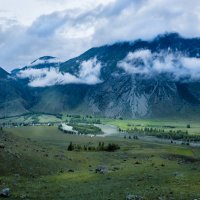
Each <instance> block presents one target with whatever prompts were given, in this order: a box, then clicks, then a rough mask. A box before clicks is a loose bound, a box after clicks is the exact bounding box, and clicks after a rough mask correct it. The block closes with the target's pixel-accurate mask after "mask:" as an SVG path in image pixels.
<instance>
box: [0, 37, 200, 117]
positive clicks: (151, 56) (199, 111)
mask: <svg viewBox="0 0 200 200" xmlns="http://www.w3.org/2000/svg"><path fill="white" fill-rule="evenodd" d="M199 60H200V39H199V38H189V39H187V38H183V37H181V36H180V35H179V34H177V33H168V34H164V35H159V36H157V37H156V38H155V39H153V40H151V41H143V40H137V41H133V42H120V43H116V44H112V45H105V46H102V47H96V48H92V49H90V50H88V51H87V52H85V53H83V54H82V55H80V56H78V57H76V58H73V59H70V60H68V61H66V62H63V63H61V62H58V61H55V58H54V57H49V56H46V57H41V58H39V59H37V60H35V61H33V62H32V63H31V65H29V66H26V67H24V68H22V69H18V70H14V71H13V72H12V73H11V77H12V78H13V79H14V80H15V81H16V82H17V84H16V85H18V84H19V85H21V86H23V87H18V88H16V91H18V94H19V96H20V98H21V99H22V100H23V101H21V102H23V103H22V104H21V105H22V107H23V108H24V112H27V111H34V112H46V113H61V112H67V113H72V114H73V113H74V114H92V115H98V116H107V117H127V118H144V117H155V118H158V117H172V116H174V117H176V116H177V117H183V116H184V117H191V116H192V117H193V116H194V115H196V116H199V115H200V79H199V77H200V76H199V74H200V69H199V68H200V61H199ZM52 68H53V69H52ZM30 69H31V71H30ZM34 70H37V71H34ZM19 74H20V75H19ZM31 86H32V87H31ZM24 93H25V94H26V95H24ZM27 96H28V98H27ZM25 97H26V98H25ZM0 105H1V104H0ZM10 113H11V112H10Z"/></svg>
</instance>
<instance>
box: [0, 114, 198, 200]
mask: <svg viewBox="0 0 200 200" xmlns="http://www.w3.org/2000/svg"><path fill="white" fill-rule="evenodd" d="M36 119H37V120H36ZM34 120H36V121H37V123H36V124H34V123H35V122H36V121H34ZM70 121H71V122H73V123H75V124H80V123H81V124H82V125H83V124H95V122H96V123H97V122H98V123H99V124H98V125H97V126H98V127H101V128H102V131H104V134H105V135H104V137H102V136H99V135H98V136H94V137H90V136H87V135H83V134H81V135H80V134H66V133H64V132H62V131H60V130H59V129H58V125H59V124H60V123H67V122H70ZM14 122H15V124H12V123H14ZM83 122H84V123H83ZM0 123H1V124H4V126H5V127H4V128H3V131H1V133H0V144H1V145H0V146H1V148H0V160H1V162H0V169H1V170H0V188H5V187H9V188H10V190H11V195H10V197H9V199H30V200H31V199H38V200H40V199H41V200H42V199H77V200H79V199H80V198H81V199H83V200H84V199H94V200H104V199H110V200H115V199H126V198H127V197H128V196H130V195H132V196H133V195H135V196H137V197H141V198H143V199H148V200H149V199H150V200H151V199H152V200H155V199H160V198H162V199H180V198H181V199H185V200H187V199H195V198H199V197H200V193H199V187H200V179H199V175H200V168H199V166H200V165H199V164H200V156H199V155H200V149H199V148H196V147H193V146H190V145H181V144H178V143H177V144H176V143H173V144H171V143H170V141H169V142H162V141H156V140H145V139H142V137H141V138H140V135H139V134H138V136H139V137H138V138H134V137H133V136H134V135H135V134H131V133H127V132H126V133H122V132H119V131H118V129H119V128H120V129H124V130H128V129H129V128H130V124H131V125H132V126H136V127H138V128H139V127H140V129H143V128H145V127H153V128H155V127H156V128H161V127H162V128H164V129H165V130H166V131H167V130H169V129H170V130H171V129H177V130H178V129H179V130H182V131H185V130H186V129H188V132H189V134H191V135H192V134H197V135H198V134H199V132H198V130H199V128H200V125H199V123H198V121H185V120H167V119H166V120H158V119H157V120H152V119H151V120H147V119H145V120H128V119H127V120H126V119H108V118H95V117H92V116H77V115H75V116H73V115H64V114H63V115H59V116H58V115H57V116H56V115H55V116H54V115H44V114H35V115H30V116H27V115H26V116H21V117H18V121H16V119H15V118H9V119H4V120H3V119H1V122H0ZM18 123H19V124H20V125H18ZM188 124H190V128H187V125H188ZM115 130H116V132H115ZM109 133H111V134H109ZM125 135H126V137H124V136H125ZM70 144H73V145H75V147H76V148H75V149H74V150H72V151H71V150H70V151H69V150H68V148H69V145H70ZM101 144H104V145H105V146H107V145H109V144H115V145H117V146H119V148H120V149H116V150H113V151H110V152H109V151H104V150H102V149H101V148H99V145H101ZM194 183H195V184H194Z"/></svg>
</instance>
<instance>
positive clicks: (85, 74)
mask: <svg viewBox="0 0 200 200" xmlns="http://www.w3.org/2000/svg"><path fill="white" fill-rule="evenodd" d="M101 68H102V65H101V63H99V62H98V61H97V59H96V58H94V59H91V60H88V61H83V62H82V63H81V64H80V66H79V72H78V74H77V75H72V74H70V73H62V72H60V71H59V68H53V67H51V68H43V69H34V68H28V69H25V70H21V71H20V72H19V73H18V74H17V77H18V78H21V79H26V78H28V79H29V86H31V87H45V86H53V85H64V84H88V85H94V84H98V83H101V82H102V81H101V80H100V78H99V77H100V71H101Z"/></svg>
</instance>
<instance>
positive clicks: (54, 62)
mask: <svg viewBox="0 0 200 200" xmlns="http://www.w3.org/2000/svg"><path fill="white" fill-rule="evenodd" d="M59 65H60V61H59V59H58V58H56V57H53V56H43V57H40V58H38V59H36V60H34V61H32V62H31V63H30V64H29V65H27V66H25V67H23V68H21V69H14V70H12V72H11V74H12V75H13V76H16V74H18V73H19V72H21V71H24V70H27V69H43V68H50V67H59Z"/></svg>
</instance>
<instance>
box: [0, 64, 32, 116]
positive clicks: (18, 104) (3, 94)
mask: <svg viewBox="0 0 200 200" xmlns="http://www.w3.org/2000/svg"><path fill="white" fill-rule="evenodd" d="M30 102H31V101H30V96H29V97H28V96H27V90H26V87H24V86H23V85H21V84H20V82H19V81H18V80H16V79H15V78H13V77H11V75H10V74H9V73H8V72H6V71H5V70H4V69H2V68H0V118H2V117H7V116H16V115H21V114H25V113H28V112H29V110H28V109H29V107H30Z"/></svg>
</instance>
